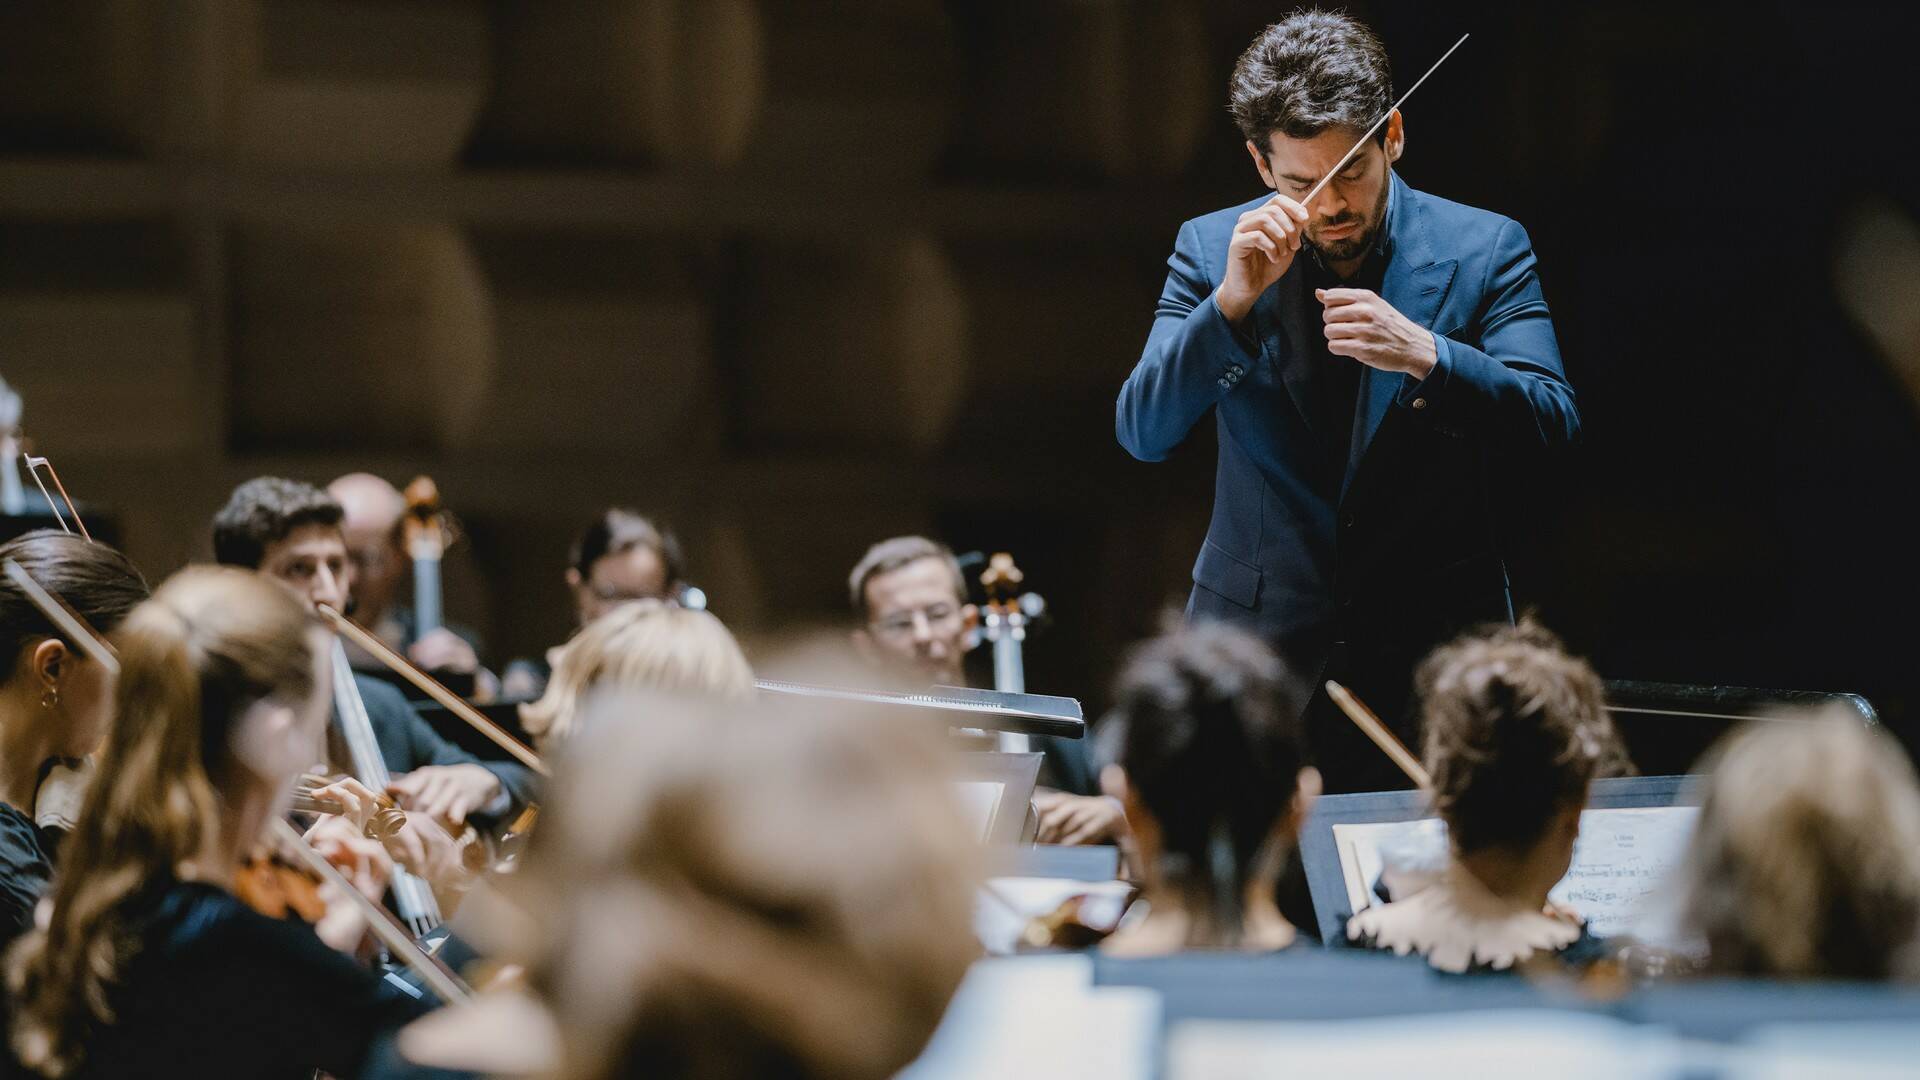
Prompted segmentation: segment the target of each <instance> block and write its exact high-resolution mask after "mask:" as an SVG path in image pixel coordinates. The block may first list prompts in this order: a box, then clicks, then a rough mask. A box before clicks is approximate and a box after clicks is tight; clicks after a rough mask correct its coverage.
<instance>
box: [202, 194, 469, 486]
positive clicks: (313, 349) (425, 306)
mask: <svg viewBox="0 0 1920 1080" xmlns="http://www.w3.org/2000/svg"><path fill="white" fill-rule="evenodd" d="M233 276H234V285H233V293H234V296H233V306H234V311H233V327H232V333H231V346H232V368H233V370H232V380H233V382H232V407H233V418H232V429H233V442H234V444H235V446H236V448H240V449H247V450H270V449H271V450H279V449H288V450H308V449H354V450H361V451H366V450H376V449H390V450H428V449H434V448H438V447H443V446H447V445H451V444H454V443H458V442H460V441H462V440H464V439H467V438H470V437H471V431H472V429H473V425H474V424H475V422H476V421H477V419H478V415H479V406H480V403H481V402H483V401H484V400H485V399H486V395H487V393H488V388H489V386H490V384H491V382H492V380H493V378H494V334H493V311H492V301H491V299H490V297H489V296H488V293H487V286H486V282H485V280H484V277H483V275H482V274H481V273H480V271H479V267H478V265H477V264H476V262H475V261H474V259H473V256H472V253H471V252H470V250H469V249H468V246H467V243H466V238H465V237H464V236H463V235H462V234H461V233H460V231H459V230H457V229H454V228H452V227H450V226H445V225H425V224H422V225H395V226H385V227H375V226H364V227H360V228H351V229H284V228H283V229H269V228H264V227H261V228H247V229H242V230H239V232H238V234H237V237H236V242H235V259H234V268H233Z"/></svg>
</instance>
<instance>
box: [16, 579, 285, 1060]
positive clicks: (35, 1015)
mask: <svg viewBox="0 0 1920 1080" xmlns="http://www.w3.org/2000/svg"><path fill="white" fill-rule="evenodd" d="M311 625H312V619H311V616H310V615H309V614H308V613H307V609H306V606H305V605H303V604H301V603H300V601H299V600H298V599H296V598H295V597H294V596H293V594H292V593H291V592H289V591H288V590H287V589H285V588H284V587H282V586H280V585H278V584H275V583H273V582H271V581H267V580H266V579H264V578H261V577H260V576H258V575H256V574H253V573H250V572H247V571H243V570H234V569H223V568H215V567H196V568H189V569H187V570H183V571H181V572H180V573H178V574H175V575H174V576H173V577H171V578H169V579H168V580H167V582H166V583H165V584H163V585H161V586H160V589H159V591H158V592H156V593H154V595H153V598H152V599H150V600H147V601H146V602H144V603H142V604H141V605H140V606H138V607H136V608H134V609H133V611H132V612H131V613H130V614H129V615H128V616H127V618H126V621H125V622H123V623H122V624H121V625H120V628H119V630H118V631H117V632H116V633H115V634H114V641H115V642H116V644H117V647H118V649H119V652H120V679H119V682H118V684H117V686H116V687H115V691H114V700H115V706H116V707H115V713H114V719H113V726H112V729H111V730H110V732H109V733H108V736H107V742H106V746H105V748H104V749H103V750H102V752H101V756H100V769H99V774H98V775H97V776H96V777H95V778H94V782H93V784H92V786H91V787H90V788H89V790H88V792H87V797H86V802H85V803H84V805H83V806H82V808H81V811H80V816H79V820H78V822H77V823H76V825H75V827H74V830H73V832H72V834H71V835H70V836H69V837H68V838H67V840H66V843H65V845H64V848H63V854H62V859H61V863H60V867H59V870H58V872H57V873H56V874H55V876H54V880H53V887H52V890H51V894H50V895H51V899H52V902H53V911H52V918H51V920H50V921H49V922H48V925H47V926H46V927H45V928H44V929H36V930H34V931H31V932H30V933H28V934H27V935H26V936H24V937H22V938H21V939H20V941H19V942H18V943H17V944H16V945H15V946H14V948H13V949H12V950H11V951H10V952H9V953H8V955H7V984H8V989H9V990H10V991H11V996H12V999H13V1002H14V1006H13V1017H12V1031H11V1036H12V1044H13V1048H14V1051H15V1053H16V1054H17V1055H18V1056H19V1058H20V1060H21V1062H22V1063H23V1064H25V1065H26V1066H28V1067H29V1068H31V1069H34V1070H35V1071H37V1072H40V1073H43V1074H45V1075H47V1076H55V1077H57V1076H62V1075H65V1074H66V1073H68V1072H70V1071H72V1070H73V1069H74V1068H75V1067H77V1066H78V1065H79V1064H80V1059H81V1043H82V1040H83V1038H84V1034H85V1032H86V1030H87V1028H88V1027H89V1026H91V1025H93V1024H96V1023H99V1024H110V1023H112V1022H113V1015H112V1011H111V1009H110V1008H109V1007H108V1004H107V998H108V994H109V991H110V988H111V987H112V985H113V983H114V982H115V980H116V979H117V978H118V977H119V975H120V974H121V972H122V971H123V970H124V969H125V967H126V964H127V963H128V962H129V961H130V960H131V959H132V955H131V953H132V949H133V946H134V943H133V940H132V938H133V931H132V929H131V928H130V927H129V926H128V924H127V918H128V915H129V911H128V906H129V905H130V904H131V903H132V902H133V901H134V900H135V898H136V897H137V896H139V895H140V893H141V892H142V891H143V890H145V889H147V888H148V887H149V886H150V884H151V883H152V882H155V881H159V880H165V879H167V878H169V877H172V876H174V875H175V874H177V873H179V867H180V866H181V864H182V863H184V862H186V861H188V860H190V859H192V858H193V857H194V856H195V855H196V854H197V853H199V852H200V851H202V850H203V849H204V848H205V847H206V845H207V844H208V843H209V842H210V841H211V840H212V839H213V838H214V836H215V835H216V834H217V832H218V830H219V823H220V816H221V809H220V806H221V800H220V797H219V794H218V792H219V790H220V789H221V787H222V786H223V785H222V783H221V781H223V780H226V781H228V782H231V781H230V779H229V777H228V770H229V769H232V768H236V767H238V766H236V765H235V763H233V762H232V761H231V760H230V759H229V758H228V757H227V753H228V739H229V735H230V732H231V728H232V724H233V721H234V719H235V718H236V717H238V716H239V715H240V714H241V713H243V712H244V711H245V710H246V708H247V707H248V706H249V705H251V704H253V703H254V702H256V701H261V700H264V699H267V698H270V697H276V696H287V697H293V698H304V697H305V696H306V695H307V694H309V693H311V692H312V690H313V678H314V674H313V673H314V665H313V655H312V651H311V650H312V646H311V644H310V642H309V639H308V633H307V631H308V627H309V626H311Z"/></svg>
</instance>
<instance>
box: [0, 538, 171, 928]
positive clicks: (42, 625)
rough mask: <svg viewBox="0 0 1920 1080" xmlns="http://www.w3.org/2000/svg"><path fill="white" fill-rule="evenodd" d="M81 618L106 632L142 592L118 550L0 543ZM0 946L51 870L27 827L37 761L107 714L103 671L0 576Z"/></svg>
mask: <svg viewBox="0 0 1920 1080" xmlns="http://www.w3.org/2000/svg"><path fill="white" fill-rule="evenodd" d="M5 559H12V560H13V561H14V562H17V563H19V564H20V566H21V567H22V568H24V569H25V570H26V571H27V573H29V574H31V575H32V576H33V578H34V579H35V580H36V581H38V582H40V583H41V585H43V586H44V587H46V588H48V589H51V590H53V591H54V592H55V593H58V594H59V595H60V596H61V597H62V598H63V599H64V600H65V601H66V602H67V603H68V604H69V605H71V606H72V607H73V609H74V610H75V611H76V612H78V613H79V615H80V617H81V618H82V619H85V620H86V621H87V623H88V624H89V625H91V626H93V627H95V628H96V629H99V630H101V631H103V632H106V631H111V630H112V629H113V628H114V627H116V626H118V625H119V624H120V621H121V620H122V619H123V618H125V617H126V614H127V612H129V611H132V610H133V608H134V605H136V604H138V603H140V601H142V600H145V599H146V598H147V583H146V581H145V580H143V579H142V578H141V576H140V572H139V571H138V570H135V569H134V568H133V564H132V563H130V562H128V561H127V558H126V556H124V555H122V554H120V553H119V552H118V551H115V550H114V549H113V548H110V547H108V546H106V545H105V544H97V543H93V542H92V541H88V540H82V539H80V538H79V537H77V536H69V535H67V534H65V533H58V532H50V531H46V532H31V533H27V534H26V535H24V536H21V537H19V538H17V539H14V540H11V541H8V542H7V543H6V544H0V560H5ZM0 666H3V674H0V947H4V944H5V943H6V942H10V941H12V940H13V939H14V938H15V937H17V936H18V935H20V934H22V933H24V932H25V931H26V930H27V928H28V927H29V926H31V925H32V922H33V909H34V905H35V904H37V903H38V902H39V900H40V896H41V894H42V893H44V892H45V891H46V887H47V882H48V880H49V879H50V878H51V877H52V875H53V866H52V858H53V856H54V854H55V853H54V851H53V849H52V844H51V843H50V842H49V838H47V837H45V836H44V835H43V833H42V832H41V830H40V829H39V828H37V827H36V826H35V823H34V822H35V811H36V807H35V795H36V789H37V788H38V787H39V786H40V778H41V776H42V775H43V773H44V772H45V770H46V768H47V766H49V765H50V764H51V763H53V762H54V761H58V760H63V759H77V758H83V757H85V756H87V755H89V754H92V753H93V752H94V751H95V750H98V749H99V747H100V741H101V740H102V739H103V738H105V737H106V732H107V723H108V721H109V719H110V718H111V717H112V714H113V709H112V705H113V689H112V686H111V680H110V676H109V675H108V674H107V672H105V671H103V670H101V665H100V664H99V663H98V662H96V661H94V660H92V659H91V658H89V657H88V656H87V655H86V654H85V653H84V652H82V651H81V648H80V645H79V643H77V642H70V641H67V640H66V639H65V637H64V636H63V635H62V634H61V633H60V632H59V631H58V630H57V629H56V628H55V627H54V626H53V625H52V624H51V623H49V622H48V621H47V618H46V616H44V615H42V614H41V613H40V610H39V608H37V607H35V606H34V605H33V603H32V602H31V601H30V600H28V599H27V597H26V595H25V594H24V593H23V592H22V591H21V590H20V587H19V586H18V585H16V584H14V582H13V580H12V579H11V578H7V577H4V576H0Z"/></svg>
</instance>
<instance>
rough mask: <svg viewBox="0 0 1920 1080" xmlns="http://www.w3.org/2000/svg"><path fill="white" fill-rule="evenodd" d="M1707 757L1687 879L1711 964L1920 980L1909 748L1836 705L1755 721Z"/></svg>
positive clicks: (1918, 848) (1769, 972)
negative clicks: (1906, 751)
mask: <svg viewBox="0 0 1920 1080" xmlns="http://www.w3.org/2000/svg"><path fill="white" fill-rule="evenodd" d="M1709 760H1710V761H1712V762H1713V764H1712V768H1711V771H1710V773H1709V775H1708V778H1707V781H1706V797H1705V800H1704V801H1703V803H1702V805H1701V808H1700V823H1699V825H1698V827H1697V829H1696V830H1695V832H1694V835H1693V840H1692V843H1691V846H1690V847H1689V848H1688V852H1687V859H1686V862H1685V864H1684V867H1683V869H1682V871H1681V874H1682V878H1681V882H1680V903H1681V911H1682V912H1683V915H1682V919H1683V925H1684V926H1685V928H1686V929H1687V930H1688V931H1690V932H1691V933H1693V934H1697V935H1699V936H1700V937H1701V938H1703V939H1704V940H1705V942H1706V945H1707V950H1708V956H1707V965H1708V967H1709V969H1710V970H1713V971H1716V972H1720V973H1725V974H1740V975H1756V976H1772V977H1787V978H1854V979H1889V978H1905V979H1913V978H1917V977H1920V790H1916V787H1915V781H1914V771H1913V765H1912V764H1911V763H1910V762H1909V761H1908V760H1907V757H1906V755H1905V754H1904V753H1902V752H1901V750H1900V747H1899V744H1898V743H1896V742H1894V740H1893V739H1892V738H1891V737H1889V736H1887V735H1886V734H1884V733H1883V732H1881V731H1879V730H1877V729H1871V728H1868V727H1867V726H1866V725H1865V724H1863V723H1862V722H1861V720H1860V717H1859V716H1858V715H1856V714H1854V713H1851V712H1849V711H1847V710H1845V709H1842V708H1835V709H1832V710H1825V711H1822V712H1817V713H1803V714H1798V715H1794V714H1787V715H1783V716H1782V717H1781V718H1779V719H1775V720H1761V721H1751V722H1749V723H1747V724H1746V725H1745V726H1743V727H1741V728H1739V729H1737V730H1736V731H1734V732H1733V733H1732V734H1731V735H1729V736H1727V737H1726V738H1725V739H1723V740H1722V741H1721V743H1720V745H1719V746H1717V747H1716V748H1715V749H1714V750H1713V751H1712V753H1711V754H1710V755H1709Z"/></svg>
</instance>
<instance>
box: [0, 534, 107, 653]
mask: <svg viewBox="0 0 1920 1080" xmlns="http://www.w3.org/2000/svg"><path fill="white" fill-rule="evenodd" d="M0 570H3V571H4V572H5V573H6V575H7V577H8V578H10V579H11V580H12V581H13V583H14V584H15V585H18V586H20V591H21V592H23V593H26V594H27V600H28V601H29V602H31V603H32V604H33V606H34V607H36V608H38V609H39V610H40V614H42V615H44V616H46V617H47V621H48V622H50V623H52V624H53V626H54V628H55V629H56V630H59V631H60V632H61V633H62V634H65V635H66V636H68V637H70V638H72V639H73V644H74V647H75V648H77V649H79V650H80V651H81V652H83V653H86V654H87V656H88V657H89V658H91V659H92V660H93V661H94V662H95V663H97V664H99V665H100V666H101V667H102V668H104V669H106V672H107V674H108V675H109V676H113V677H116V678H117V677H118V676H119V674H120V654H119V653H117V652H115V651H114V649H113V646H112V645H111V644H109V643H108V642H107V640H106V639H105V638H103V637H101V636H100V632H99V631H97V630H95V629H94V628H93V627H92V626H89V625H88V624H87V620H86V618H85V617H84V616H82V615H81V614H80V613H79V612H77V611H75V610H73V608H71V607H69V606H68V605H67V602H66V601H65V600H63V599H61V598H60V597H59V596H56V595H55V594H54V593H53V592H52V591H51V590H49V589H48V588H47V587H46V586H44V585H42V584H40V583H39V582H38V581H36V580H34V576H33V575H32V574H30V573H28V572H27V568H26V567H24V566H21V565H20V564H19V563H18V562H16V561H15V560H13V559H8V560H6V561H5V563H4V565H0Z"/></svg>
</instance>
